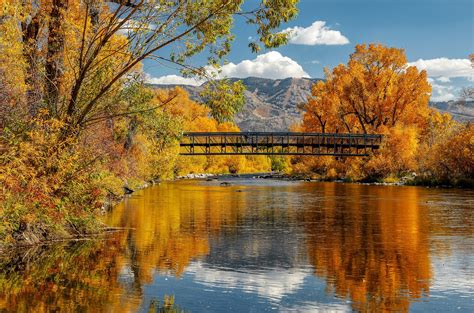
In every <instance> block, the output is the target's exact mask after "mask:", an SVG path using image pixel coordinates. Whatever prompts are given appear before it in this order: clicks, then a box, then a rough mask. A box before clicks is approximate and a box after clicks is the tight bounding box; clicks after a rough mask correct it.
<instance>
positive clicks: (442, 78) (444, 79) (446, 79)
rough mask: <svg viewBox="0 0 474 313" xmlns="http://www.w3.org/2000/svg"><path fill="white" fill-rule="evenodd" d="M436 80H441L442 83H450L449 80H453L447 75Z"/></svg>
mask: <svg viewBox="0 0 474 313" xmlns="http://www.w3.org/2000/svg"><path fill="white" fill-rule="evenodd" d="M436 80H437V81H439V82H441V83H449V82H451V79H449V77H445V76H441V77H438V78H437V79H436Z"/></svg>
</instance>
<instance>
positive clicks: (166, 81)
mask: <svg viewBox="0 0 474 313" xmlns="http://www.w3.org/2000/svg"><path fill="white" fill-rule="evenodd" d="M146 81H147V83H149V84H156V85H191V86H199V85H201V84H202V83H203V81H202V80H197V79H194V78H186V77H182V76H178V75H166V76H161V77H148V78H147V79H146Z"/></svg>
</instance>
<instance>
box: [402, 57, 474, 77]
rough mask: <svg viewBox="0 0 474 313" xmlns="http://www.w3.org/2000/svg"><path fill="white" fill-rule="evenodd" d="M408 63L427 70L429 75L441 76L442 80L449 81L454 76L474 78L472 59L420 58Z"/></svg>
mask: <svg viewBox="0 0 474 313" xmlns="http://www.w3.org/2000/svg"><path fill="white" fill-rule="evenodd" d="M408 65H410V66H416V67H417V68H418V69H419V70H426V71H427V72H428V76H430V77H439V81H441V82H447V81H448V80H449V79H450V78H454V77H463V78H467V79H469V80H471V81H473V80H474V69H473V68H472V65H471V61H470V60H468V59H448V58H437V59H430V60H423V59H419V60H418V61H415V62H411V63H408Z"/></svg>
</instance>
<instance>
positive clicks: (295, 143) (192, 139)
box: [180, 132, 382, 157]
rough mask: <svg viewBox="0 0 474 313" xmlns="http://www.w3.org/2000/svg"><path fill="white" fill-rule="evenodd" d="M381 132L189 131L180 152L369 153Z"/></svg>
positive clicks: (256, 153)
mask: <svg viewBox="0 0 474 313" xmlns="http://www.w3.org/2000/svg"><path fill="white" fill-rule="evenodd" d="M381 142H382V135H373V134H328V133H324V134H323V133H297V132H189V133H184V134H183V137H182V139H181V142H180V149H181V151H180V154H181V155H329V156H339V157H349V156H368V155H369V153H370V152H373V151H374V150H376V149H378V148H379V147H380V144H381Z"/></svg>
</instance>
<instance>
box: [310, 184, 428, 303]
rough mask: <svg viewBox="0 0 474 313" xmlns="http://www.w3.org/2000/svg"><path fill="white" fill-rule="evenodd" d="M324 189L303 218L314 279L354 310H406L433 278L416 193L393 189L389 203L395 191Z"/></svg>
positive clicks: (382, 189) (425, 224) (346, 188)
mask: <svg viewBox="0 0 474 313" xmlns="http://www.w3.org/2000/svg"><path fill="white" fill-rule="evenodd" d="M324 186H325V188H324V197H323V199H324V200H323V201H322V202H320V203H318V204H317V205H315V207H313V208H312V209H311V210H306V211H305V214H304V217H303V219H304V221H305V225H306V230H307V232H308V234H309V236H308V240H307V244H308V255H309V257H310V261H311V262H312V263H313V265H314V267H315V271H316V275H317V276H319V277H323V278H324V279H325V280H326V281H327V286H328V288H329V289H330V291H334V292H335V293H336V294H337V295H339V296H341V297H350V299H351V300H352V303H353V309H355V310H357V311H364V312H365V311H370V312H371V311H377V312H379V311H407V310H408V307H409V303H410V301H411V300H412V299H417V298H420V297H421V295H422V294H424V293H428V292H429V280H430V278H431V273H430V259H429V249H428V241H427V240H426V236H427V234H428V227H429V225H428V221H427V219H425V218H423V217H424V216H425V214H424V212H423V208H421V207H420V206H419V205H418V202H419V199H418V194H417V189H415V188H405V189H403V191H402V192H401V191H400V190H396V192H397V193H398V194H397V197H396V198H395V199H396V200H395V201H393V199H394V198H393V195H392V194H391V193H393V192H394V189H393V188H386V187H380V188H377V187H372V186H371V187H370V192H368V191H367V190H364V189H366V188H368V187H367V186H357V185H350V186H336V185H334V184H327V185H324ZM336 187H337V188H336ZM388 199H390V201H388Z"/></svg>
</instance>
